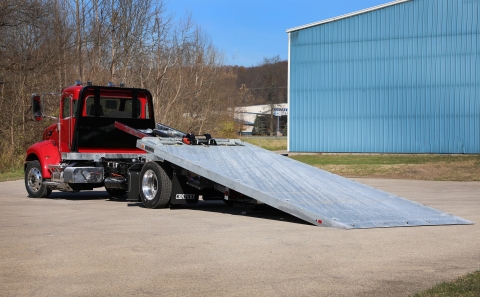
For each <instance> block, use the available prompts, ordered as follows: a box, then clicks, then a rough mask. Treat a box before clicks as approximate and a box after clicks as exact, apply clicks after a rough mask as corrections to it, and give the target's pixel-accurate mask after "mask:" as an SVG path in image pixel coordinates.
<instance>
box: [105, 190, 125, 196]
mask: <svg viewBox="0 0 480 297" xmlns="http://www.w3.org/2000/svg"><path fill="white" fill-rule="evenodd" d="M105 190H107V193H108V194H109V195H110V196H112V197H122V196H125V194H127V191H125V190H122V189H111V188H105Z"/></svg>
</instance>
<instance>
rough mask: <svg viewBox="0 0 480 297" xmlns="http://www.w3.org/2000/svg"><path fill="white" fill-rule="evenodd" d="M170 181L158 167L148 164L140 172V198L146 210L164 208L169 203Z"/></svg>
mask: <svg viewBox="0 0 480 297" xmlns="http://www.w3.org/2000/svg"><path fill="white" fill-rule="evenodd" d="M171 194H172V180H171V179H170V178H169V176H168V174H167V173H166V172H165V169H163V168H162V167H161V166H160V165H158V164H157V163H155V162H148V163H146V164H145V165H143V168H142V171H141V172H140V198H141V199H142V202H143V204H144V205H145V206H146V207H148V208H165V207H167V206H168V204H169V202H170V195H171Z"/></svg>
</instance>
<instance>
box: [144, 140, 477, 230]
mask: <svg viewBox="0 0 480 297" xmlns="http://www.w3.org/2000/svg"><path fill="white" fill-rule="evenodd" d="M232 142H235V141H230V142H229V143H230V144H232ZM236 142H237V143H238V144H240V145H238V146H228V143H226V144H227V145H225V146H190V145H179V144H177V145H175V144H173V143H175V142H172V141H171V140H170V141H162V139H160V138H155V137H145V138H143V139H139V140H138V141H137V147H139V148H142V149H145V150H146V151H147V152H150V153H153V154H154V155H155V156H157V157H159V158H161V159H164V160H167V161H169V162H171V163H173V164H176V165H178V166H181V167H183V168H185V169H187V170H190V171H192V172H194V173H196V174H199V175H201V176H204V177H206V178H208V179H210V180H212V181H214V182H216V183H219V184H221V185H223V186H226V187H228V188H230V189H234V190H235V191H238V192H240V193H242V194H244V195H247V196H250V197H252V198H255V199H257V200H259V201H261V202H264V203H266V204H268V205H270V206H272V207H275V208H277V209H279V210H282V211H284V212H287V213H289V214H291V215H294V216H296V217H298V218H300V219H302V220H305V221H307V222H309V223H311V224H314V225H319V226H328V227H336V228H346V229H351V228H377V227H399V226H422V225H458V224H473V223H472V222H470V221H468V220H465V219H462V218H460V217H456V216H453V215H450V214H447V213H444V212H441V211H438V210H436V209H433V208H430V207H427V206H424V205H422V204H419V203H415V202H412V201H410V200H407V199H404V198H402V197H398V196H395V195H392V194H389V193H386V192H383V191H380V190H377V189H374V188H372V187H369V186H366V185H363V184H360V183H358V182H354V181H352V180H349V179H347V178H343V177H341V176H338V175H335V174H332V173H329V172H327V171H324V170H320V169H317V168H315V167H312V166H309V165H306V164H303V163H301V162H298V161H295V160H292V159H290V158H287V157H284V156H281V155H278V154H275V153H272V152H269V151H267V150H264V149H261V148H258V147H256V146H253V145H250V144H248V143H244V142H240V141H239V140H236ZM167 143H170V144H167ZM177 143H178V142H177Z"/></svg>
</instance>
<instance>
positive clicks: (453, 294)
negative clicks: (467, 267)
mask: <svg viewBox="0 0 480 297" xmlns="http://www.w3.org/2000/svg"><path fill="white" fill-rule="evenodd" d="M440 296H442V297H443V296H445V297H447V296H448V297H478V296H480V270H479V271H476V272H474V273H471V274H467V275H465V276H462V277H460V278H458V279H456V280H454V281H451V282H444V283H441V284H439V285H437V286H435V287H433V288H431V289H429V290H426V291H423V292H420V293H417V294H415V295H413V297H440Z"/></svg>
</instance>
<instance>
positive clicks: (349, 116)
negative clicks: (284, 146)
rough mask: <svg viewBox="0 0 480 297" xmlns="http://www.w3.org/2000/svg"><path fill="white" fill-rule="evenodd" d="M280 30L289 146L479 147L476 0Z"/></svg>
mask: <svg viewBox="0 0 480 297" xmlns="http://www.w3.org/2000/svg"><path fill="white" fill-rule="evenodd" d="M287 33H288V40H289V120H288V124H289V127H288V136H289V139H288V145H289V151H294V152H352V153H354V152H360V153H465V154H477V153H480V0H399V1H394V2H390V3H386V4H384V5H380V6H376V7H373V8H371V9H366V10H363V11H359V12H355V13H352V14H348V15H344V16H340V17H338V18H333V19H328V20H325V21H321V22H318V23H313V24H309V25H305V26H301V27H297V28H293V29H290V30H287Z"/></svg>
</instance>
